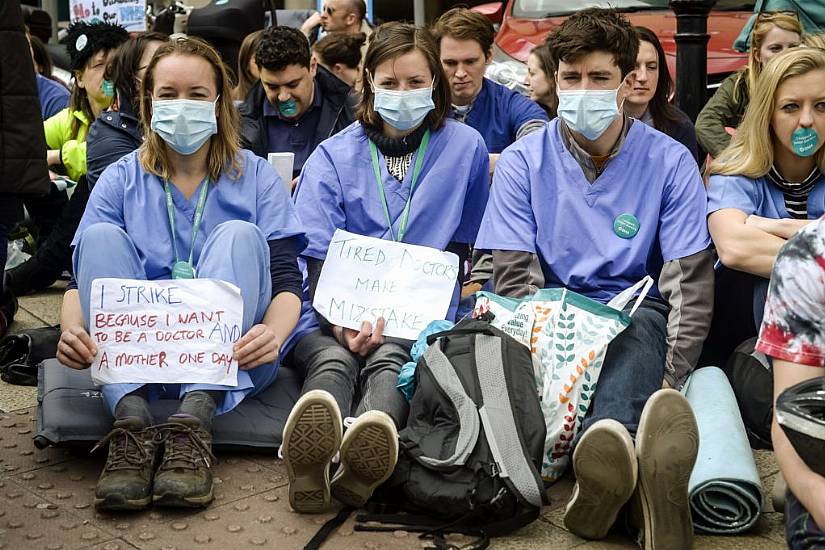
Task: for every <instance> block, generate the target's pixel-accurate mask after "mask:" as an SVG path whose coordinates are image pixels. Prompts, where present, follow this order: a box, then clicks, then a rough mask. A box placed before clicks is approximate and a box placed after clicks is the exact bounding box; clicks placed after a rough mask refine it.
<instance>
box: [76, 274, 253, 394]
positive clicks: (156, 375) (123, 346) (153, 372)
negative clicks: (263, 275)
mask: <svg viewBox="0 0 825 550" xmlns="http://www.w3.org/2000/svg"><path fill="white" fill-rule="evenodd" d="M90 310H91V311H90V317H91V318H90V325H91V326H89V334H91V336H92V341H94V342H95V343H96V344H97V347H98V352H97V357H96V358H95V361H94V363H92V367H91V371H92V380H94V382H95V383H96V384H117V383H123V382H129V383H144V384H146V383H167V384H170V383H202V384H220V385H224V386H237V385H238V380H237V377H238V362H237V361H235V360H233V359H232V344H233V343H234V342H235V341H236V340H238V339H239V338H240V337H241V336H242V333H241V330H242V321H243V301H242V300H241V292H240V290H239V289H238V287H236V286H234V285H232V284H230V283H227V282H224V281H218V280H214V279H176V280H163V281H140V280H132V279H95V281H94V282H93V283H92V295H91V304H90Z"/></svg>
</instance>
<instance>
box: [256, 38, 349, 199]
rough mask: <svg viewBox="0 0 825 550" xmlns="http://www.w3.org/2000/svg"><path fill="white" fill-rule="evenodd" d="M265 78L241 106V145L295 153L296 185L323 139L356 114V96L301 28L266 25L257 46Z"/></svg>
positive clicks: (261, 153) (263, 153)
mask: <svg viewBox="0 0 825 550" xmlns="http://www.w3.org/2000/svg"><path fill="white" fill-rule="evenodd" d="M255 62H256V63H257V64H258V68H259V69H260V73H261V81H260V82H259V83H257V84H255V86H254V87H253V88H252V90H250V92H249V94H248V95H247V97H246V101H245V102H244V103H243V104H242V105H241V106H240V111H241V145H242V146H243V147H245V148H247V149H249V150H251V151H252V152H253V153H255V154H256V155H258V156H260V157H263V158H266V157H267V155H268V154H269V153H274V152H292V153H295V162H294V164H293V169H292V176H293V178H294V179H293V182H292V183H293V187H294V184H295V183H296V182H297V177H298V174H299V173H300V172H301V168H302V167H303V166H304V162H306V160H307V158H309V155H310V154H311V153H312V152H313V151H314V150H315V148H316V147H317V146H318V144H319V143H321V142H322V141H324V140H325V139H327V138H328V137H330V136H332V135H333V134H335V133H337V132H339V131H341V130H343V129H344V128H346V127H347V126H349V125H350V124H352V121H353V120H354V119H355V108H356V103H357V96H356V95H354V94H353V93H352V89H351V88H350V87H349V86H347V84H346V83H344V82H342V81H341V80H340V79H339V78H337V77H336V76H334V75H333V74H332V73H330V72H329V71H327V70H326V69H324V68H323V67H321V66H319V65H318V63H317V61H316V60H315V59H313V58H312V57H311V56H310V51H309V43H308V42H307V39H306V37H305V36H304V35H303V34H302V33H301V32H300V31H298V30H297V29H293V28H290V27H272V28H269V29H267V30H266V31H265V32H264V34H263V36H262V37H261V41H260V43H259V44H258V48H257V50H256V51H255Z"/></svg>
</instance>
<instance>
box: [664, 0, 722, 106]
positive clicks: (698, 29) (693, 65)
mask: <svg viewBox="0 0 825 550" xmlns="http://www.w3.org/2000/svg"><path fill="white" fill-rule="evenodd" d="M668 4H669V5H670V8H671V9H672V10H673V11H674V13H676V105H678V106H679V108H680V109H682V110H683V111H684V112H685V113H686V114H687V115H688V116H689V117H690V120H692V121H694V122H695V121H696V117H697V116H699V111H701V110H702V107H703V106H704V105H705V101H707V85H708V54H707V44H708V38H710V36H709V35H708V14H709V13H710V9H711V8H712V7H713V5H714V4H716V0H669V2H668Z"/></svg>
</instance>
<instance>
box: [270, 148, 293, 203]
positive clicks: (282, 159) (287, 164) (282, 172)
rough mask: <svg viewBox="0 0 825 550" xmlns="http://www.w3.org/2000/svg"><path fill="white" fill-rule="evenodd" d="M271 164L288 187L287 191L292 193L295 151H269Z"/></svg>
mask: <svg viewBox="0 0 825 550" xmlns="http://www.w3.org/2000/svg"><path fill="white" fill-rule="evenodd" d="M267 160H268V161H269V164H271V165H272V167H273V168H274V169H275V171H276V172H278V175H279V176H281V181H282V182H283V184H284V187H286V192H287V193H289V194H290V195H291V194H292V166H293V165H294V164H295V153H291V152H286V153H269V154H268V155H267Z"/></svg>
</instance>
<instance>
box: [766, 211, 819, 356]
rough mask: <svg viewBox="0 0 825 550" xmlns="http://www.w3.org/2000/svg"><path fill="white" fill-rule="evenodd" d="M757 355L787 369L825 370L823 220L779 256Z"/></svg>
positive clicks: (788, 243)
mask: <svg viewBox="0 0 825 550" xmlns="http://www.w3.org/2000/svg"><path fill="white" fill-rule="evenodd" d="M756 349H757V350H758V351H761V352H763V353H764V354H766V355H770V356H771V357H775V358H777V359H783V360H785V361H790V362H791V363H798V364H801V365H809V366H812V367H824V366H825V217H823V218H820V219H819V220H817V221H816V222H813V223H811V224H809V225H807V226H806V227H805V228H804V229H802V230H801V231H800V232H799V233H798V234H797V235H796V236H795V237H794V238H792V239H791V240H789V241H788V242H787V243H786V244H785V246H783V247H782V249H781V250H780V251H779V256H778V257H777V258H776V264H775V265H774V268H773V275H772V276H771V284H770V290H769V291H768V301H767V303H766V304H765V317H764V320H763V322H762V330H761V331H760V334H759V342H757V344H756Z"/></svg>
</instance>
